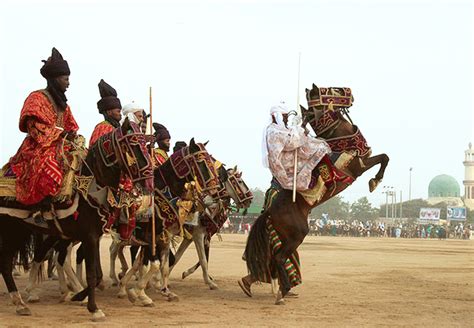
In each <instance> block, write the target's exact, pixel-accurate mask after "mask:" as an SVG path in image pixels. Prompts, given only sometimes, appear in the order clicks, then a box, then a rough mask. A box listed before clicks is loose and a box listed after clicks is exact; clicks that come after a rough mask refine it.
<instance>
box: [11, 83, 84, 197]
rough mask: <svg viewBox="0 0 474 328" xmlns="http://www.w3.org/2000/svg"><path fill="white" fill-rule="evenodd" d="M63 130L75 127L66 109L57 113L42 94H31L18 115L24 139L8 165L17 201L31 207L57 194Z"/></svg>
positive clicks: (74, 130) (41, 92) (70, 130)
mask: <svg viewBox="0 0 474 328" xmlns="http://www.w3.org/2000/svg"><path fill="white" fill-rule="evenodd" d="M63 129H64V130H65V131H67V132H76V131H77V130H78V129H79V127H78V125H77V123H76V121H75V119H74V117H73V115H72V112H71V109H70V108H69V106H67V107H66V109H65V110H64V111H57V110H56V108H55V105H54V102H53V100H52V99H51V98H50V96H49V94H48V93H47V91H46V90H39V91H34V92H32V93H31V94H30V95H29V96H28V98H26V100H25V103H24V105H23V108H22V110H21V114H20V131H22V132H26V133H27V136H26V138H25V139H24V140H23V143H22V144H21V146H20V149H18V152H17V153H16V155H15V156H13V157H12V158H11V159H10V165H11V168H12V170H13V172H14V173H15V175H16V198H17V201H19V202H21V203H23V204H25V205H31V204H35V203H38V202H40V201H41V200H43V199H44V198H45V197H46V196H55V195H57V194H58V193H59V191H60V188H61V183H62V180H63V171H62V167H61V164H60V163H61V152H62V151H63V150H62V149H61V147H62V138H61V137H60V135H61V133H62V131H63Z"/></svg>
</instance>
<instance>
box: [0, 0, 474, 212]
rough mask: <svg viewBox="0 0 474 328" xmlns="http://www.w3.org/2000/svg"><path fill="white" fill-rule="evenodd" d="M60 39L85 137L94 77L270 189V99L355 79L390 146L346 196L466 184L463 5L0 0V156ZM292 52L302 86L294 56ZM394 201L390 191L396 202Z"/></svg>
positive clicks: (469, 99) (468, 11)
mask: <svg viewBox="0 0 474 328" xmlns="http://www.w3.org/2000/svg"><path fill="white" fill-rule="evenodd" d="M53 46H54V47H56V48H57V49H58V50H59V51H60V52H61V53H62V55H63V57H64V59H66V60H67V61H68V63H69V66H70V69H71V76H70V82H71V85H70V87H69V90H68V91H67V93H66V95H67V97H68V103H69V105H70V106H71V109H72V111H73V114H74V116H75V118H76V120H77V121H78V124H79V126H80V133H81V134H83V135H84V136H85V137H86V138H90V135H91V133H92V130H93V128H94V126H95V125H96V124H97V123H99V122H100V121H102V119H103V117H102V116H101V115H99V113H98V110H97V105H96V104H97V101H98V100H99V99H100V97H99V90H98V87H97V84H98V82H99V81H100V79H102V78H103V79H104V80H105V81H106V82H108V83H109V84H111V85H112V86H113V87H114V88H115V89H116V90H117V92H118V96H119V98H120V99H121V102H122V105H125V104H127V103H129V102H130V101H132V100H133V101H136V102H139V103H141V104H142V105H143V106H144V107H145V108H148V107H149V97H148V90H149V87H150V86H151V87H152V89H153V118H154V121H157V122H160V123H162V124H164V125H165V126H167V128H168V129H169V130H170V133H171V137H172V143H173V144H174V142H175V141H178V140H185V141H189V139H190V138H192V137H195V139H196V140H197V141H199V142H205V141H207V140H209V144H208V146H207V148H208V150H209V152H211V153H212V154H213V155H214V156H215V157H216V158H217V159H219V160H220V161H222V162H224V163H226V164H227V165H228V166H234V165H236V164H237V165H238V167H239V168H240V169H241V170H242V171H243V178H244V179H245V181H246V182H247V184H248V185H249V186H250V187H258V188H260V189H263V190H265V189H266V188H267V187H268V186H269V182H270V179H271V174H270V172H269V171H268V169H265V168H264V167H263V166H262V164H261V162H262V161H261V140H262V131H263V128H264V127H265V126H266V124H267V122H268V117H269V110H270V107H271V106H272V105H273V104H275V103H278V102H279V101H281V100H283V101H285V102H286V103H287V104H289V105H290V107H292V108H293V107H294V108H297V103H298V99H299V103H300V104H302V105H304V106H306V105H307V104H306V99H305V91H304V90H305V88H310V87H311V85H312V83H315V84H316V85H318V86H326V87H329V86H334V87H350V88H351V89H352V92H353V95H354V98H355V102H354V105H353V106H352V108H351V111H350V115H351V118H352V120H353V121H354V123H355V124H356V125H358V126H359V128H360V130H361V132H362V133H363V135H364V136H365V138H366V139H367V141H368V143H369V145H370V146H371V147H372V153H373V154H374V155H375V154H379V153H386V154H387V155H388V156H389V157H390V163H389V165H388V168H387V170H386V172H385V178H384V180H383V182H382V183H381V185H380V186H379V188H378V189H376V190H375V191H374V192H373V193H372V194H371V193H369V190H368V181H369V179H370V178H372V177H373V176H374V175H375V174H376V172H377V169H378V168H373V169H371V170H370V171H368V172H366V173H365V174H364V175H363V176H361V177H360V178H359V179H358V180H357V181H356V182H355V183H354V184H353V185H352V186H350V187H349V188H348V189H346V190H345V191H344V192H343V193H342V194H341V195H342V196H343V197H344V199H345V200H346V201H350V202H353V201H355V200H357V199H359V198H360V197H364V196H366V197H368V198H369V201H371V202H372V204H373V205H375V206H379V205H381V204H383V203H385V195H384V194H383V193H382V192H383V190H384V189H383V186H391V187H393V188H394V190H396V191H397V195H398V197H399V193H400V192H402V193H403V195H402V197H403V200H407V199H408V194H409V178H410V173H409V169H410V167H412V168H413V170H412V175H411V178H412V186H411V198H412V199H415V198H427V194H428V184H429V182H430V181H431V179H432V178H433V177H435V176H436V175H438V174H449V175H451V176H453V177H454V178H455V179H456V180H457V181H458V183H459V184H460V185H461V193H462V194H463V192H464V188H462V181H463V178H464V166H463V163H462V162H463V160H464V151H465V150H466V149H467V147H468V143H469V142H473V141H474V132H473V126H474V110H473V97H474V96H473V94H474V93H473V73H474V66H473V5H472V3H471V1H467V0H465V1H461V0H445V1H433V0H432V1H427V0H426V1H425V0H410V1H408V0H407V1H375V0H371V1H369V0H366V1H362V0H361V1H349V0H345V1H344V0H331V1H329V0H327V1H318V0H316V1H298V0H288V1H250V0H247V1H206V0H203V1H196V2H194V1H179V0H178V1H139V0H138V1H120V0H118V1H92V0H82V1H75V0H72V1H62V2H61V1H21V0H15V1H10V0H8V1H2V2H1V3H0V47H1V51H0V124H1V131H0V138H1V139H0V162H1V163H2V164H3V163H6V162H7V161H8V159H9V158H10V157H11V156H12V155H14V154H15V152H16V150H17V149H18V147H19V146H20V144H21V142H22V140H23V138H24V137H25V135H24V134H23V133H21V132H20V131H19V129H18V120H19V114H20V111H21V107H22V104H23V102H24V100H25V98H26V97H27V96H28V94H29V93H30V92H32V91H34V90H38V89H41V88H44V87H45V80H44V79H43V78H42V77H41V75H40V73H39V70H40V68H41V66H42V62H41V60H42V59H47V58H48V57H49V56H50V53H51V48H52V47H53ZM299 54H301V64H300V80H299V85H300V87H299V89H298V58H299ZM398 199H399V198H398Z"/></svg>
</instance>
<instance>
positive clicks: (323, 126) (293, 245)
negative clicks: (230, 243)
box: [239, 84, 389, 304]
mask: <svg viewBox="0 0 474 328" xmlns="http://www.w3.org/2000/svg"><path fill="white" fill-rule="evenodd" d="M306 98H307V100H308V110H306V109H304V108H302V115H303V126H306V124H307V123H309V124H310V125H311V126H312V128H313V129H314V131H315V132H316V134H317V136H318V137H319V138H322V139H325V140H326V141H327V142H328V144H329V145H330V146H331V149H332V151H333V152H336V151H337V152H341V153H342V152H344V151H349V152H350V155H351V156H352V157H349V158H352V160H350V161H349V162H348V163H347V164H346V165H345V168H344V170H343V171H344V173H345V174H347V175H348V176H349V177H350V178H352V179H356V178H358V177H359V176H361V175H362V174H363V173H364V172H365V171H367V170H369V169H370V168H372V167H373V166H374V165H377V164H380V165H381V167H380V170H379V172H378V173H377V174H376V176H375V178H374V179H371V180H370V182H369V190H370V191H373V190H374V189H375V187H376V186H377V184H378V183H379V182H380V181H381V180H382V178H383V174H384V171H385V168H386V166H387V164H388V161H389V158H388V156H387V155H386V154H381V155H377V156H373V157H370V148H369V147H368V146H367V144H366V142H365V139H364V138H363V137H362V135H361V134H360V131H359V129H358V128H357V126H355V125H353V124H352V123H351V122H349V121H348V120H347V119H346V118H345V117H344V116H343V114H346V113H347V108H348V107H349V106H350V105H351V104H352V100H353V98H352V95H351V94H350V89H342V88H329V89H323V88H321V89H319V88H318V87H316V86H315V85H314V84H313V88H312V89H311V90H308V89H306ZM349 120H350V119H349ZM344 147H349V149H346V148H344ZM348 185H349V184H348V183H347V181H337V182H335V183H334V185H333V186H332V188H330V189H328V190H327V191H326V192H325V193H324V195H322V197H321V198H319V199H318V200H317V201H316V202H315V203H314V204H309V203H308V202H307V201H306V200H305V198H304V197H303V196H302V195H301V194H300V193H298V194H297V197H296V201H295V202H293V201H292V191H291V190H283V189H282V190H281V191H280V192H279V193H278V194H277V196H276V198H275V200H274V201H273V203H272V205H271V206H270V207H269V208H268V209H267V210H266V211H265V212H264V213H262V215H260V217H259V218H258V219H257V220H256V222H255V224H254V225H253V227H252V230H251V231H250V234H249V237H248V239H247V245H246V248H245V254H244V258H245V260H246V262H247V269H248V271H249V275H248V276H246V277H244V278H242V279H241V280H240V281H239V285H240V287H241V288H242V290H243V291H244V292H245V293H246V294H247V295H248V296H252V294H251V290H250V287H251V285H252V283H253V282H255V281H257V280H260V281H265V282H270V280H271V279H278V283H279V286H280V290H279V292H278V295H277V299H276V304H284V297H285V296H286V295H287V294H288V292H289V291H290V289H291V283H290V277H289V275H288V271H287V269H288V268H289V267H290V268H294V267H295V266H297V268H294V269H296V270H298V272H299V266H298V265H299V259H298V255H297V252H296V250H297V248H298V246H299V245H300V244H301V243H302V242H303V240H304V238H305V237H306V235H307V234H308V232H309V227H308V220H307V218H308V214H309V212H310V211H311V209H312V208H314V207H316V206H318V205H320V204H322V203H324V202H325V201H327V200H328V199H330V198H331V197H334V196H335V195H337V194H339V193H340V192H341V191H343V190H344V189H346V188H347V187H348ZM269 227H270V228H269ZM269 229H270V232H269ZM270 237H272V238H273V239H275V238H277V243H278V247H275V246H274V244H272V243H271V241H270ZM290 259H291V260H292V262H291V263H290V262H289V261H290ZM285 268H286V269H285Z"/></svg>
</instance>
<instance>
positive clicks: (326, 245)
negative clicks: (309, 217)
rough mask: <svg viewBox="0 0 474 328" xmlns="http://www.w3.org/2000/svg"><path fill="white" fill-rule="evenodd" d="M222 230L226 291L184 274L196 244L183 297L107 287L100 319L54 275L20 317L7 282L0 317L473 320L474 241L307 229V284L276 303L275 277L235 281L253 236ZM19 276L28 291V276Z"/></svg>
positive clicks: (0, 294)
mask: <svg viewBox="0 0 474 328" xmlns="http://www.w3.org/2000/svg"><path fill="white" fill-rule="evenodd" d="M223 239H224V240H223V241H222V242H219V241H217V239H215V240H214V241H213V244H212V249H211V263H210V272H211V274H212V276H213V277H214V279H215V281H216V282H217V284H218V285H219V287H220V289H219V290H214V291H212V290H209V289H208V288H207V286H206V285H204V283H203V281H202V275H201V271H200V270H199V271H197V272H195V273H194V274H193V275H192V276H190V277H188V278H187V279H185V280H182V279H181V272H182V271H183V270H185V269H187V268H188V267H189V266H191V265H192V264H194V263H195V261H196V259H197V257H196V254H195V251H194V249H189V250H188V252H187V253H186V254H185V255H184V258H183V259H182V261H181V262H180V263H179V264H178V265H177V267H176V270H175V271H173V273H172V276H171V283H172V286H171V287H172V290H173V291H174V292H175V293H177V294H178V295H179V297H180V301H179V302H167V301H166V300H165V299H164V298H163V297H161V296H160V294H159V293H158V292H156V291H154V290H150V291H149V292H148V295H149V296H150V297H151V298H153V299H154V300H155V307H152V308H141V307H137V306H133V305H131V304H130V303H129V302H128V300H126V299H118V298H117V297H116V293H117V287H108V288H107V289H106V290H105V291H103V292H100V291H99V292H98V293H97V294H98V297H97V298H98V305H99V307H100V308H101V309H102V310H103V311H104V312H105V314H106V315H107V319H106V321H104V322H101V323H92V322H91V321H90V320H89V319H90V315H89V313H88V312H87V310H86V308H85V307H81V306H78V305H76V304H66V303H62V304H59V303H58V300H59V292H58V285H57V282H56V281H46V282H44V283H43V286H42V293H41V297H42V299H41V302H40V303H37V304H32V305H30V308H31V310H32V312H33V316H32V317H19V316H16V315H15V308H14V306H13V305H12V304H11V301H10V298H9V296H8V294H7V293H6V288H5V286H4V284H3V283H1V291H0V302H1V303H0V304H1V305H2V306H1V307H0V326H2V327H3V326H5V327H9V326H10V327H17V326H22V327H24V326H35V327H38V326H54V327H56V326H68V327H77V326H81V327H82V326H91V327H92V326H98V325H100V326H101V327H122V326H130V327H138V326H139V325H140V327H148V326H158V325H159V326H162V325H169V326H204V325H206V326H320V327H321V326H330V327H334V326H337V327H342V326H343V327H354V326H364V327H375V326H391V327H393V326H396V327H407V326H410V327H414V326H425V327H474V241H462V240H445V241H439V240H406V239H398V240H396V239H386V238H341V237H307V238H306V240H305V242H304V244H303V245H302V246H301V247H300V254H301V261H302V272H303V285H301V286H299V287H298V288H297V289H295V290H296V291H297V292H298V293H300V297H299V298H298V299H287V304H286V305H284V306H276V305H273V302H274V297H273V296H272V294H271V292H270V286H269V285H267V284H264V285H260V286H255V287H254V288H253V291H254V297H253V298H248V297H247V296H245V295H244V294H243V293H242V292H241V290H240V288H239V287H238V285H237V283H236V280H237V279H238V278H239V277H240V276H242V275H244V274H245V272H246V268H245V264H244V262H243V261H242V260H241V255H242V251H243V249H244V245H245V240H246V237H245V236H244V235H223ZM109 244H110V239H109V238H108V237H105V238H104V239H103V241H102V255H103V259H102V261H103V267H104V274H105V275H106V276H107V277H106V282H107V283H109V284H110V280H109V278H108V256H107V250H108V247H109ZM117 265H118V264H117ZM16 280H17V283H18V285H19V288H20V290H23V289H24V287H25V284H26V275H24V274H23V275H22V276H21V277H19V278H17V279H16ZM2 281H3V280H2Z"/></svg>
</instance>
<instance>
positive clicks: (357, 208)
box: [351, 197, 379, 221]
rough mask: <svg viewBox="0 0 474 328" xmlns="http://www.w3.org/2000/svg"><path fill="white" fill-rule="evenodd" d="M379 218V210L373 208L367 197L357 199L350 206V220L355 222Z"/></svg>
mask: <svg viewBox="0 0 474 328" xmlns="http://www.w3.org/2000/svg"><path fill="white" fill-rule="evenodd" d="M378 217H379V209H378V208H373V207H372V204H370V203H369V200H368V199H367V197H362V198H359V199H358V200H357V201H356V202H354V203H352V205H351V218H353V219H356V220H361V221H365V220H373V219H377V218H378Z"/></svg>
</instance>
